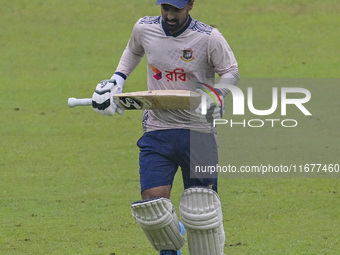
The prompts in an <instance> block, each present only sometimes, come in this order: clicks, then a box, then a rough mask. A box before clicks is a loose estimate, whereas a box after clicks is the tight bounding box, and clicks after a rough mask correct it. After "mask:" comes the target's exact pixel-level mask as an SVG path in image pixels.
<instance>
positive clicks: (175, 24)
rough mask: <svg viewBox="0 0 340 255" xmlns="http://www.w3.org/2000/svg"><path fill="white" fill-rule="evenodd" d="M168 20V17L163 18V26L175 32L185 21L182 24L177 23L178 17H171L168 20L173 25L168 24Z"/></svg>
mask: <svg viewBox="0 0 340 255" xmlns="http://www.w3.org/2000/svg"><path fill="white" fill-rule="evenodd" d="M169 21H170V20H169V19H167V18H166V19H165V21H164V23H165V27H166V28H167V29H168V30H169V32H177V31H178V30H179V29H180V28H181V27H182V26H183V24H184V23H185V22H186V21H184V22H183V23H182V24H180V23H179V20H178V19H172V20H171V21H170V22H173V23H174V24H173V25H169V24H168V22H169Z"/></svg>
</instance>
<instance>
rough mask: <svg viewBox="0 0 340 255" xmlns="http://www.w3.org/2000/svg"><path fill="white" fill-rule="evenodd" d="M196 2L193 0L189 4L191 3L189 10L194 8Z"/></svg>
mask: <svg viewBox="0 0 340 255" xmlns="http://www.w3.org/2000/svg"><path fill="white" fill-rule="evenodd" d="M194 2H195V0H191V1H190V2H189V3H188V4H189V11H191V10H192V8H193V7H194Z"/></svg>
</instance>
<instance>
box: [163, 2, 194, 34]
mask: <svg viewBox="0 0 340 255" xmlns="http://www.w3.org/2000/svg"><path fill="white" fill-rule="evenodd" d="M192 7H193V3H192V2H189V3H188V4H187V5H186V6H185V7H184V8H183V9H178V8H176V7H174V6H172V5H169V4H162V5H161V10H162V11H161V14H162V18H163V20H164V23H165V26H166V27H167V29H168V30H169V32H170V34H174V33H176V32H178V31H179V30H181V29H182V28H183V27H184V26H185V25H186V22H187V21H188V18H189V11H191V9H192Z"/></svg>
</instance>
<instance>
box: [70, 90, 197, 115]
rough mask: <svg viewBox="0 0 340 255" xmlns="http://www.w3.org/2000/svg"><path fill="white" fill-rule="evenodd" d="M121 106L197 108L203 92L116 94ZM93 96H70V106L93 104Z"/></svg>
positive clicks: (139, 108)
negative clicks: (78, 97) (79, 97)
mask: <svg viewBox="0 0 340 255" xmlns="http://www.w3.org/2000/svg"><path fill="white" fill-rule="evenodd" d="M114 98H115V99H117V101H118V102H119V104H120V107H122V108H124V109H126V110H146V109H171V110H183V109H196V108H197V107H198V105H199V103H200V102H201V94H200V93H197V92H194V91H188V90H149V91H138V92H130V93H120V94H115V95H114ZM91 104H92V99H91V98H82V99H76V98H69V100H68V105H69V106H70V107H75V106H80V105H91Z"/></svg>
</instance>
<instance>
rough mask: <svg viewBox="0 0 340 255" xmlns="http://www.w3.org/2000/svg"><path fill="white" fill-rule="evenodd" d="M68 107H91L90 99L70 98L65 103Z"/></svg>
mask: <svg viewBox="0 0 340 255" xmlns="http://www.w3.org/2000/svg"><path fill="white" fill-rule="evenodd" d="M67 103H68V106H69V107H75V106H85V105H92V98H78V99H77V98H75V97H70V98H69V99H68V101H67Z"/></svg>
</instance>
